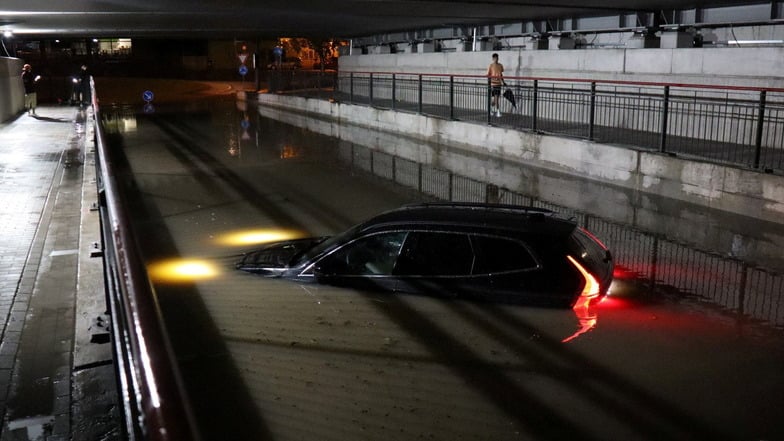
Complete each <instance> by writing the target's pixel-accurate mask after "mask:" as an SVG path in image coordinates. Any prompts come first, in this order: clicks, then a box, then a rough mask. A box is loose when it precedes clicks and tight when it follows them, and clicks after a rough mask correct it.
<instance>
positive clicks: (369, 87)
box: [368, 72, 373, 107]
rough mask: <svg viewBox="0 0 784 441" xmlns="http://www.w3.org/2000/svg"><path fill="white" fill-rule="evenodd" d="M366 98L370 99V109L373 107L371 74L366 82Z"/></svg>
mask: <svg viewBox="0 0 784 441" xmlns="http://www.w3.org/2000/svg"><path fill="white" fill-rule="evenodd" d="M368 98H370V107H373V72H371V73H370V79H369V80H368Z"/></svg>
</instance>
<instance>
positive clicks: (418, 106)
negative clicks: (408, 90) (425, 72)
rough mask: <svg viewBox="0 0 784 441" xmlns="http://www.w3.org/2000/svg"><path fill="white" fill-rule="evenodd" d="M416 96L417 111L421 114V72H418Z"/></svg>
mask: <svg viewBox="0 0 784 441" xmlns="http://www.w3.org/2000/svg"><path fill="white" fill-rule="evenodd" d="M418 89H419V90H418V95H419V96H418V98H417V112H418V113H419V114H420V115H421V114H422V74H419V85H418Z"/></svg>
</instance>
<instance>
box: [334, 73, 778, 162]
mask: <svg viewBox="0 0 784 441" xmlns="http://www.w3.org/2000/svg"><path fill="white" fill-rule="evenodd" d="M505 81H506V86H504V88H503V91H504V92H506V91H507V90H508V91H509V92H510V93H511V94H512V97H513V99H514V105H513V104H512V102H511V101H510V100H508V99H505V98H503V97H501V98H500V102H501V111H502V114H503V115H502V116H501V117H500V118H498V117H495V116H493V115H492V114H491V112H490V108H491V103H492V96H491V92H490V87H489V83H488V79H487V77H485V76H477V75H439V74H416V73H383V72H341V73H339V75H338V78H337V87H336V90H335V99H337V100H339V101H343V102H349V103H353V104H361V105H368V106H373V107H378V108H386V109H392V110H400V111H411V112H417V113H421V114H425V115H429V116H435V117H439V118H446V119H453V120H462V121H473V122H480V123H489V124H493V125H497V126H502V127H508V128H513V129H517V130H523V131H535V132H543V133H552V134H558V135H565V136H571V137H579V138H585V139H589V140H592V141H597V142H603V143H609V144H620V145H628V146H633V147H638V148H642V149H647V150H651V151H659V152H662V153H667V154H672V155H679V156H684V157H690V158H697V159H704V160H709V161H713V162H719V163H725V164H731V165H736V166H741V167H748V168H752V169H755V170H759V171H762V172H767V173H773V172H776V173H781V172H784V89H770V88H768V89H765V88H754V87H729V86H705V85H689V84H664V83H645V82H624V81H590V80H562V79H552V78H530V77H507V78H506V79H505Z"/></svg>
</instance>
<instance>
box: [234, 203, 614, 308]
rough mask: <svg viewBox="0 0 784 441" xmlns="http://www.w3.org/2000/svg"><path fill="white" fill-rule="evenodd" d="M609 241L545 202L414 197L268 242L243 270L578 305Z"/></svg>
mask: <svg viewBox="0 0 784 441" xmlns="http://www.w3.org/2000/svg"><path fill="white" fill-rule="evenodd" d="M613 266H614V265H613V259H612V255H611V254H610V252H609V251H608V250H607V248H606V247H605V246H604V245H603V244H602V243H601V242H600V241H599V240H598V239H597V238H596V237H594V236H593V235H592V234H591V233H589V232H588V231H586V230H585V229H583V228H580V227H579V226H578V225H577V224H576V223H575V222H573V221H571V220H568V219H564V218H562V217H560V216H558V215H557V214H555V213H553V212H552V211H550V210H546V209H540V208H534V207H522V206H513V205H493V204H454V203H439V204H417V205H407V206H404V207H401V208H399V209H396V210H392V211H388V212H386V213H382V214H380V215H378V216H376V217H373V218H371V219H369V220H367V221H365V222H363V223H361V224H359V225H357V226H355V227H353V228H351V229H349V230H348V231H346V232H344V233H342V234H338V235H336V236H332V237H314V238H307V239H296V240H288V241H284V242H277V243H272V244H267V245H266V246H264V247H263V248H260V249H258V250H255V251H252V252H249V253H246V254H244V255H243V257H242V259H241V260H240V261H239V262H237V264H236V267H237V268H238V269H240V270H244V271H248V272H251V273H256V274H260V275H263V276H267V277H279V278H285V279H291V280H295V281H298V282H315V283H323V284H329V285H337V286H345V287H352V288H360V289H375V290H384V291H391V292H404V293H420V294H428V295H439V296H447V297H459V298H468V299H479V300H488V301H500V302H504V303H526V304H542V305H552V306H572V307H576V306H582V305H585V306H587V305H589V304H592V303H594V302H596V301H598V300H599V299H601V298H602V297H603V296H604V295H605V294H606V293H607V290H608V288H609V286H610V283H611V282H612V275H613Z"/></svg>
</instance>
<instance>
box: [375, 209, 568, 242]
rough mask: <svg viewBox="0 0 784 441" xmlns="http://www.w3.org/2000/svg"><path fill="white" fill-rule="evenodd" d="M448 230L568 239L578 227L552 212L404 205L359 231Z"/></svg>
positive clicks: (380, 216)
mask: <svg viewBox="0 0 784 441" xmlns="http://www.w3.org/2000/svg"><path fill="white" fill-rule="evenodd" d="M411 226H422V227H448V228H454V229H461V230H462V229H465V230H478V231H481V230H485V231H488V230H496V231H497V230H507V231H512V232H517V233H537V234H548V235H556V236H561V235H564V236H565V235H569V234H571V233H572V231H574V229H575V227H576V226H577V224H576V223H575V222H573V221H571V220H568V219H564V218H561V217H559V216H558V215H557V214H556V213H554V212H553V211H550V210H547V209H544V208H537V207H525V206H519V205H501V204H482V203H425V204H414V205H406V206H403V207H401V208H398V209H395V210H392V211H387V212H385V213H382V214H379V215H378V216H376V217H374V218H372V219H369V220H368V221H366V222H364V223H363V224H362V225H361V226H360V230H361V231H371V230H376V229H384V230H388V229H394V228H397V227H411Z"/></svg>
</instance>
